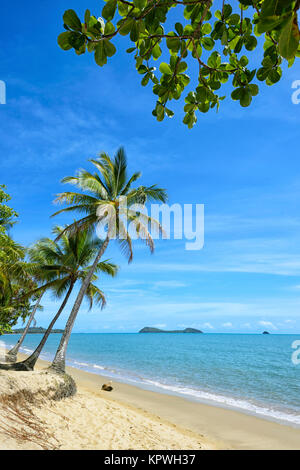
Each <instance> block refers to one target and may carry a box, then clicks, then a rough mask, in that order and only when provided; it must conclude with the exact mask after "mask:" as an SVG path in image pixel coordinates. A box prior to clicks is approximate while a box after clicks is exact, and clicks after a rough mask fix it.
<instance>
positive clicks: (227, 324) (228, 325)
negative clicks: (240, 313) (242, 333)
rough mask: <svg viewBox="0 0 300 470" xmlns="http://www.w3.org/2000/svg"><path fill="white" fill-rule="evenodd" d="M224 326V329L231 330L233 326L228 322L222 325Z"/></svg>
mask: <svg viewBox="0 0 300 470" xmlns="http://www.w3.org/2000/svg"><path fill="white" fill-rule="evenodd" d="M222 326H224V328H231V327H232V326H233V324H232V323H231V322H226V323H222Z"/></svg>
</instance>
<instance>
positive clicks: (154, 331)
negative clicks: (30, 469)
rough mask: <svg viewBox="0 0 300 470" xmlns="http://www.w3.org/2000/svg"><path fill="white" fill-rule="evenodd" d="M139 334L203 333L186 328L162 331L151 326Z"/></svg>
mask: <svg viewBox="0 0 300 470" xmlns="http://www.w3.org/2000/svg"><path fill="white" fill-rule="evenodd" d="M139 333H203V331H201V330H196V328H185V330H170V331H167V330H160V329H159V328H153V327H151V326H145V328H142V329H141V330H140V331H139Z"/></svg>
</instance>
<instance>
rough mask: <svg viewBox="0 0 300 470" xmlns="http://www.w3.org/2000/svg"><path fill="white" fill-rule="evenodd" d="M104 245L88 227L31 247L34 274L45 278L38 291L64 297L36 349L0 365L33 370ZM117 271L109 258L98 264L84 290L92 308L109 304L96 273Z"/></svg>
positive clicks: (41, 241) (60, 229)
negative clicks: (22, 358) (17, 360)
mask: <svg viewBox="0 0 300 470" xmlns="http://www.w3.org/2000/svg"><path fill="white" fill-rule="evenodd" d="M62 232H63V229H62V228H60V227H56V228H55V229H54V233H55V234H56V235H59V234H62ZM102 245H103V241H102V240H100V239H97V238H95V237H93V236H92V234H91V232H90V231H89V230H87V229H85V230H81V231H75V232H74V233H72V234H70V233H69V234H68V233H66V232H65V233H63V234H62V236H61V237H60V238H59V241H53V240H51V239H50V238H44V239H42V240H40V241H39V242H37V243H36V244H35V246H34V247H32V248H31V249H30V250H29V256H30V259H31V262H32V265H33V272H35V276H36V278H37V279H38V280H39V281H40V282H42V281H44V283H43V285H42V286H41V287H40V288H38V289H36V290H35V292H42V293H43V292H45V291H46V290H47V289H50V290H51V291H52V292H53V293H54V294H55V296H56V297H57V298H60V297H61V296H62V295H65V296H64V300H63V302H62V304H61V305H60V308H59V309H58V311H57V313H56V315H55V316H54V318H53V319H52V321H51V323H50V324H49V326H48V328H47V331H46V332H45V334H44V336H43V338H42V340H41V342H40V343H39V345H38V346H37V348H36V349H35V351H34V352H33V353H32V354H31V355H30V356H29V357H28V358H27V359H25V360H24V361H22V362H18V363H15V364H0V368H1V369H5V370H33V368H34V366H35V364H36V362H37V360H38V358H39V356H40V354H41V352H42V350H43V347H44V345H45V343H46V341H47V339H48V337H49V335H50V333H51V331H52V328H53V326H54V324H55V323H56V321H57V320H58V318H59V317H60V315H61V313H62V311H63V310H64V308H65V306H66V304H67V302H68V299H69V297H70V295H71V293H72V291H73V289H74V286H75V284H76V282H77V281H79V282H80V283H81V284H82V283H84V281H85V279H86V277H87V274H88V272H89V271H90V269H91V266H90V262H91V260H93V259H94V257H95V254H96V253H97V252H98V251H99V249H101V247H102ZM117 271H118V268H117V266H116V265H115V264H113V263H110V262H109V261H102V262H99V263H98V264H97V266H96V269H95V271H94V274H93V276H92V277H91V279H90V281H89V284H88V286H87V289H86V292H85V296H86V298H87V300H88V301H89V306H90V308H92V306H93V303H96V304H99V305H101V307H102V308H103V307H104V306H105V304H106V300H105V296H104V293H103V292H102V291H101V290H100V289H99V288H98V287H97V286H96V285H95V284H94V282H95V281H97V279H98V276H97V274H98V273H100V272H101V273H105V274H108V275H110V276H115V275H116V273H117Z"/></svg>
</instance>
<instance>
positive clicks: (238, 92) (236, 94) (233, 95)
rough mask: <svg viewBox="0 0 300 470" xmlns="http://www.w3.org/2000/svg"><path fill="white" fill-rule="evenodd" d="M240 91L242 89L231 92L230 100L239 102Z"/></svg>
mask: <svg viewBox="0 0 300 470" xmlns="http://www.w3.org/2000/svg"><path fill="white" fill-rule="evenodd" d="M241 90H242V88H236V89H235V90H233V92H232V93H231V98H232V99H233V100H234V101H237V100H240V98H241Z"/></svg>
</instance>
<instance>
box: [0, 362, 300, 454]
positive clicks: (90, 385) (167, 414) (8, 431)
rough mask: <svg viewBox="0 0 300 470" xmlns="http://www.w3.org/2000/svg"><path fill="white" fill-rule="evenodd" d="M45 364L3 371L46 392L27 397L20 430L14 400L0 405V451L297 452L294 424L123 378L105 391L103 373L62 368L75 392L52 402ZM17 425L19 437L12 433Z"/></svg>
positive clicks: (298, 435) (298, 439)
mask: <svg viewBox="0 0 300 470" xmlns="http://www.w3.org/2000/svg"><path fill="white" fill-rule="evenodd" d="M47 365H48V364H47V363H46V362H44V361H39V363H38V367H37V371H36V372H33V373H31V372H30V373H27V372H21V373H20V372H18V373H17V372H1V376H0V382H1V377H2V378H3V377H4V378H5V380H6V382H7V377H8V376H9V383H10V387H9V388H10V389H11V390H10V393H15V390H14V387H16V382H18V386H17V387H18V389H20V388H21V389H22V390H23V392H24V390H25V395H26V394H27V395H28V392H29V391H31V392H33V394H34V395H35V394H36V395H37V396H38V394H39V392H38V390H37V389H38V388H39V387H40V388H43V387H44V388H45V389H46V394H45V395H42V399H40V400H38V401H37V402H32V401H33V400H32V399H31V398H28V396H29V395H28V396H27V400H29V402H28V403H27V404H26V406H25V417H26V419H25V420H26V422H27V425H25V427H24V425H22V423H21V421H22V420H23V419H24V416H23V415H22V414H21V417H20V416H18V412H16V410H17V411H18V409H19V408H18V406H19V405H17V408H13V407H12V408H11V407H8V408H7V407H6V406H5V403H1V405H0V407H1V418H0V449H20V450H21V449H107V450H118V449H167V450H169V449H170V450H171V449H193V450H200V449H203V450H209V449H211V450H214V449H300V430H299V429H296V428H292V427H289V426H285V425H281V424H278V423H274V422H269V421H266V420H263V419H260V418H257V417H254V416H250V415H246V414H243V413H240V412H236V411H232V410H227V409H222V408H219V407H215V406H210V405H203V404H200V403H195V402H191V401H188V400H185V399H183V398H180V397H176V396H171V395H165V394H160V393H156V392H151V391H147V390H143V389H140V388H138V387H135V386H132V385H127V384H124V383H118V382H114V383H113V388H114V389H113V391H112V392H105V391H102V390H101V386H102V384H103V383H107V378H105V377H101V376H99V375H96V374H90V373H87V372H84V371H81V370H78V369H74V368H68V369H67V372H68V373H69V374H70V375H71V376H72V377H73V378H74V380H75V382H76V384H77V389H78V391H77V394H76V395H75V396H74V397H71V398H70V397H69V398H63V399H62V400H59V401H56V400H51V399H49V396H48V395H49V392H48V391H47V390H48V389H47V387H49V383H48V382H49V380H50V378H49V374H48V375H47V376H46V379H47V381H48V382H47V384H46V383H43V385H42V386H38V385H37V382H38V381H39V380H41V377H40V375H41V371H42V370H43V369H45V367H47ZM43 380H44V378H43ZM6 382H5V383H6ZM51 390H53V387H52V389H51V388H50V395H51V393H52V392H51ZM3 393H4V391H3V389H1V394H3ZM0 396H1V395H0ZM26 426H27V427H26ZM16 428H17V429H18V430H20V429H23V428H24V432H23V431H22V432H23V434H22V432H21V433H20V432H19V433H18V436H17V437H16V433H14V429H16Z"/></svg>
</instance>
